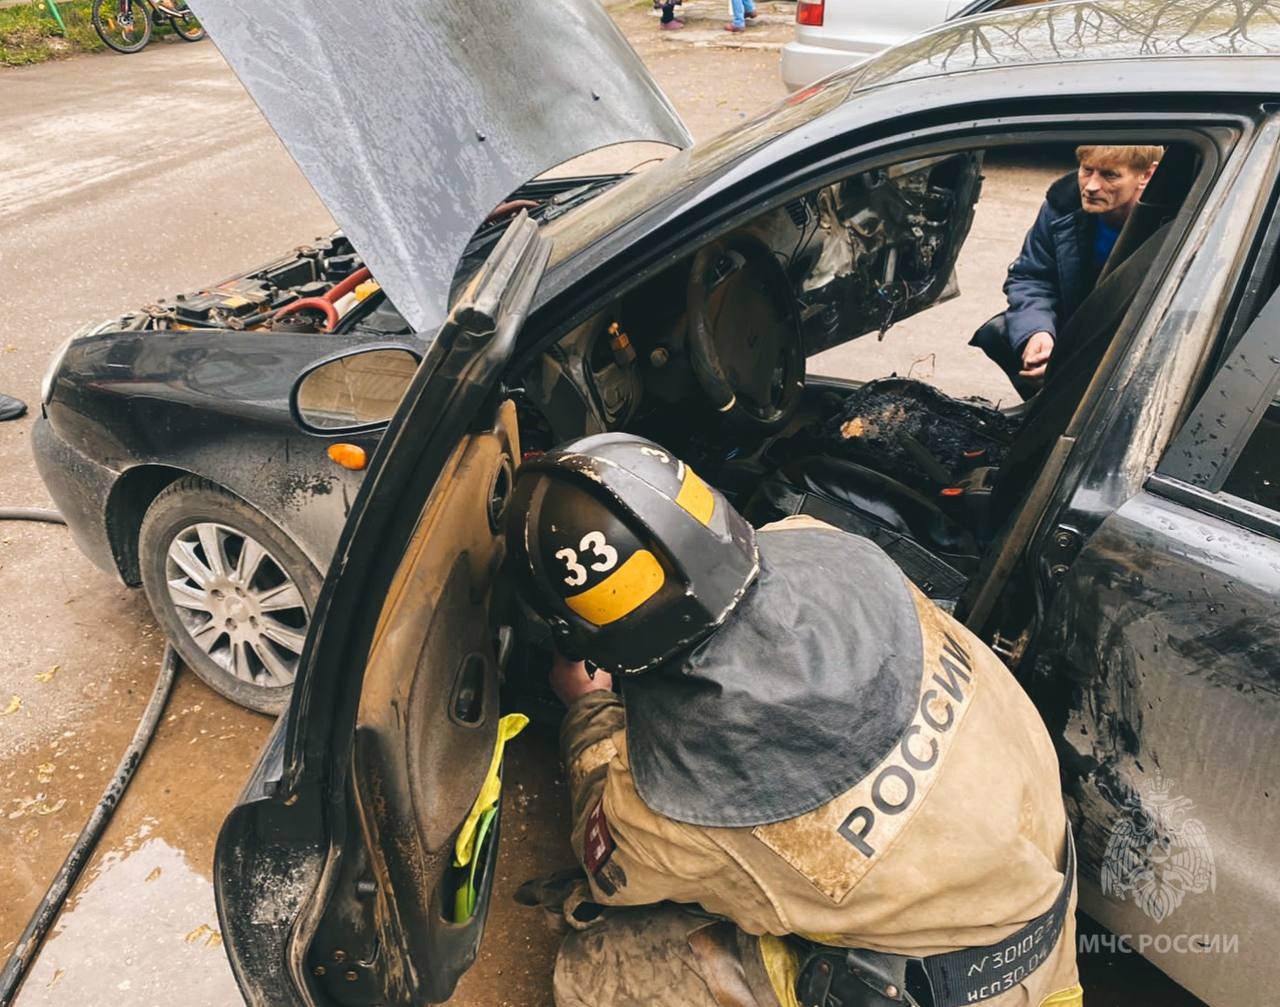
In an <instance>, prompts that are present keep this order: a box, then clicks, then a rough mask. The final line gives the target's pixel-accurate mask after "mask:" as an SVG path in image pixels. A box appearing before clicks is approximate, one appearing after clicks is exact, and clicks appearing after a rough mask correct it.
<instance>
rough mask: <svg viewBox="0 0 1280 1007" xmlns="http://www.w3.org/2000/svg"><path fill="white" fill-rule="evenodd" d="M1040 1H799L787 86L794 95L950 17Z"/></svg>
mask: <svg viewBox="0 0 1280 1007" xmlns="http://www.w3.org/2000/svg"><path fill="white" fill-rule="evenodd" d="M1035 2H1039V0H899V2H898V3H879V4H875V3H864V2H860V0H798V2H797V3H796V28H795V36H794V38H792V40H791V41H790V42H788V43H787V44H786V45H784V46H783V47H782V63H781V71H782V83H784V84H786V85H787V87H788V88H789V89H790V90H792V91H798V90H799V89H800V88H802V87H808V86H809V85H810V84H812V83H813V82H814V81H816V80H818V79H819V78H822V77H825V76H826V75H827V74H829V73H835V72H836V71H837V70H842V69H844V68H845V67H846V66H849V65H850V64H852V63H858V62H860V61H862V60H864V59H866V58H867V57H868V56H872V55H874V54H875V53H878V52H879V51H880V50H881V49H887V48H888V47H889V46H891V45H897V44H898V43H899V42H902V41H904V40H906V39H908V38H910V37H911V36H912V35H916V34H919V33H920V32H922V31H924V30H926V29H928V28H932V27H933V26H934V25H936V24H941V23H942V22H943V21H946V20H947V19H948V18H957V17H968V16H969V15H970V14H981V13H982V12H984V11H990V10H1003V9H1004V8H1006V7H1018V6H1023V5H1025V4H1027V3H1035Z"/></svg>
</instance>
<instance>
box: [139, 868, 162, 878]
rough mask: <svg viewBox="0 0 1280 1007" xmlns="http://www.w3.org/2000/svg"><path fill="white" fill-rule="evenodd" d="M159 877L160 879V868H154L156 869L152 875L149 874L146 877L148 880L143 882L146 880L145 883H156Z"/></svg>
mask: <svg viewBox="0 0 1280 1007" xmlns="http://www.w3.org/2000/svg"><path fill="white" fill-rule="evenodd" d="M158 877H160V868H159V867H156V868H154V869H153V870H152V871H151V873H150V874H148V875H147V876H146V878H144V879H143V880H144V881H155V880H156V878H158Z"/></svg>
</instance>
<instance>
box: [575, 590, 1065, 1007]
mask: <svg viewBox="0 0 1280 1007" xmlns="http://www.w3.org/2000/svg"><path fill="white" fill-rule="evenodd" d="M912 595H913V598H914V601H915V604H916V608H917V610H918V614H919V619H920V627H921V637H922V642H923V657H924V660H923V667H922V668H921V670H920V699H919V704H918V707H917V710H916V714H915V717H914V719H913V721H912V723H911V724H910V726H909V727H908V728H907V729H906V731H904V733H903V734H902V736H901V738H900V743H899V744H898V746H897V747H896V748H894V749H893V750H892V751H891V752H890V754H889V755H888V756H887V757H886V758H885V759H884V760H883V761H882V762H881V763H880V764H879V765H878V766H876V767H875V768H874V769H873V770H872V771H871V772H870V773H869V774H868V775H867V776H866V777H865V778H863V779H862V780H861V781H860V782H859V783H857V784H856V785H855V786H854V787H853V788H852V789H850V790H848V791H846V792H845V793H844V794H842V795H840V796H839V797H837V798H836V799H834V800H832V801H830V802H829V803H827V804H825V805H823V806H821V807H819V808H817V809H816V810H814V811H811V812H809V813H807V814H804V815H800V816H799V817H796V818H792V819H788V820H785V821H781V822H776V823H773V824H768V825H761V826H756V827H754V828H708V827H703V826H693V825H687V824H683V823H681V822H677V821H674V820H672V819H670V818H666V817H664V816H661V815H658V814H656V813H654V812H653V811H651V810H650V809H649V808H648V807H647V806H646V805H645V804H644V802H643V801H642V800H641V799H640V797H639V795H638V794H637V793H636V788H635V784H634V781H633V779H632V776H631V771H630V767H629V764H628V759H627V732H626V718H625V713H624V710H623V706H622V704H621V702H620V701H619V700H618V698H617V696H616V695H615V694H614V693H612V692H607V691H600V692H595V693H592V694H589V695H587V696H585V697H583V698H581V699H579V700H578V701H577V702H576V703H575V704H574V705H573V706H572V707H571V708H570V710H569V713H568V715H567V717H566V719H565V723H564V726H563V728H562V733H561V744H562V749H563V755H564V759H565V765H566V767H567V770H568V774H569V785H570V790H571V794H572V800H573V813H574V833H573V843H574V847H575V849H576V850H577V851H578V854H579V856H580V858H581V859H582V860H583V862H584V866H586V868H587V872H588V874H589V875H590V879H591V886H592V891H593V894H594V896H595V898H596V899H597V900H598V901H599V902H601V903H604V904H607V905H640V904H647V903H654V902H660V901H663V900H671V901H674V902H686V903H698V904H700V905H701V906H702V907H704V908H705V909H706V910H708V911H710V912H712V913H715V914H718V915H721V916H724V917H726V918H728V919H730V920H732V921H733V922H735V923H736V924H737V925H738V926H739V927H741V928H742V929H743V930H745V931H746V932H748V933H750V934H755V935H786V934H800V935H804V936H806V937H809V938H811V939H814V940H818V941H821V942H823V943H827V944H835V945H840V946H844V947H858V948H867V949H871V950H876V951H884V952H890V953H895V954H906V955H931V954H936V953H940V952H946V951H954V950H957V949H960V948H966V947H985V946H987V945H994V944H997V943H998V942H999V941H1001V940H1003V939H1004V938H1007V937H1008V936H1010V935H1011V934H1013V933H1014V932H1015V931H1017V930H1018V929H1019V928H1021V927H1022V926H1023V925H1025V924H1027V923H1028V922H1029V921H1031V920H1033V919H1035V918H1036V917H1037V916H1039V915H1040V914H1042V913H1044V912H1045V911H1046V910H1048V909H1049V907H1050V906H1051V905H1052V904H1053V902H1054V900H1055V898H1056V897H1057V896H1058V894H1059V892H1060V891H1061V889H1062V886H1063V870H1064V864H1065V856H1066V819H1065V814H1064V810H1063V805H1062V796H1061V790H1060V786H1059V781H1058V766H1057V759H1056V757H1055V755H1054V751H1053V747H1052V743H1051V742H1050V740H1049V737H1048V735H1047V733H1046V731H1045V728H1044V725H1043V723H1042V722H1041V720H1040V717H1039V715H1038V713H1037V712H1036V710H1035V708H1034V706H1033V705H1032V704H1031V702H1030V700H1029V699H1028V698H1027V696H1026V694H1025V693H1024V692H1023V690H1022V688H1021V687H1020V686H1019V685H1018V683H1017V682H1016V681H1015V680H1014V678H1013V676H1012V675H1011V674H1010V672H1009V671H1008V669H1007V668H1005V666H1004V665H1003V664H1002V663H1001V662H1000V661H999V659H997V658H996V656H995V655H994V654H992V653H991V652H990V651H989V650H988V649H987V648H986V647H985V646H984V645H983V644H982V643H981V642H980V641H979V640H978V639H977V638H976V637H974V636H973V635H972V634H971V633H969V632H968V631H967V630H966V629H965V628H964V627H963V626H961V625H960V624H959V623H958V622H956V621H955V620H954V619H952V618H950V617H949V616H947V615H946V614H945V613H943V612H941V611H940V610H939V609H937V608H936V607H935V606H934V605H933V604H932V603H931V602H929V601H928V600H927V599H926V598H925V597H924V596H923V595H921V594H919V593H918V592H915V591H914V589H913V592H912ZM1074 906H1075V898H1074V893H1073V895H1072V900H1071V909H1072V910H1073V911H1074ZM772 943H773V944H774V945H778V942H772ZM1074 945H1075V924H1074V918H1073V914H1071V913H1069V914H1068V919H1067V922H1066V925H1065V927H1064V929H1063V932H1062V936H1061V938H1060V939H1059V941H1058V942H1057V944H1056V945H1055V946H1053V947H1052V949H1049V948H1046V949H1045V951H1046V952H1047V954H1048V957H1047V960H1045V962H1044V964H1042V965H1041V966H1040V967H1039V968H1038V969H1036V970H1035V971H1034V972H1032V973H1031V974H1030V976H1025V977H1021V978H1020V977H1018V976H1016V975H1014V974H1013V973H1009V972H1006V971H1005V970H1003V969H1002V968H1001V964H1002V963H1001V961H1000V958H1001V956H1000V954H998V953H997V954H995V955H993V956H990V960H988V961H984V962H982V963H981V965H980V967H979V969H978V971H979V973H980V976H981V978H982V979H983V980H984V982H983V984H982V985H983V987H984V1000H983V1001H982V1002H984V1003H986V1004H988V1005H991V1007H996V1005H999V1007H1006V1005H1014V1004H1019V1005H1021V1004H1027V1005H1032V1007H1037V1005H1041V1004H1052V1005H1059V1004H1061V1005H1078V1004H1079V1003H1080V999H1079V993H1078V987H1077V985H1076V982H1077V978H1076V966H1075V954H1074ZM778 946H781V945H778ZM791 968H792V969H794V965H792V966H791ZM770 975H771V977H772V978H773V980H774V985H775V988H777V991H778V994H779V999H780V1000H781V1001H782V1003H784V1004H786V1003H789V1002H794V1001H793V1000H789V999H788V998H789V996H790V994H789V991H788V990H787V989H786V988H785V987H786V986H787V984H788V983H789V982H790V976H789V975H788V974H786V969H785V968H784V967H782V966H777V967H771V968H770ZM988 978H989V983H988V982H986V981H985V980H986V979H988ZM991 993H997V994H998V995H996V996H994V997H993V998H991V999H985V997H986V996H987V995H989V994H991Z"/></svg>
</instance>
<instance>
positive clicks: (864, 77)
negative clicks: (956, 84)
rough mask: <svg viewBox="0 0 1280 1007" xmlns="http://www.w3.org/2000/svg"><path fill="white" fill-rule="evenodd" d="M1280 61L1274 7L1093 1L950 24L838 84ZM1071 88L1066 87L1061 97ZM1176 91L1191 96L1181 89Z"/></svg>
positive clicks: (1178, 0) (1279, 22) (1279, 25)
mask: <svg viewBox="0 0 1280 1007" xmlns="http://www.w3.org/2000/svg"><path fill="white" fill-rule="evenodd" d="M1277 54H1280V4H1278V3H1248V4H1243V3H1221V2H1213V0H1112V2H1103V3H1099V2H1096V0H1089V2H1085V3H1080V2H1070V3H1052V4H1033V5H1030V6H1025V7H1016V8H1007V9H1005V10H1002V11H995V12H992V13H989V14H983V15H979V16H976V17H971V18H965V19H962V20H959V21H949V22H945V23H943V24H942V25H939V26H938V27H936V28H933V29H930V30H929V31H927V32H924V33H923V34H921V35H918V36H916V37H915V38H913V39H908V40H907V41H906V42H903V43H902V44H900V45H897V46H895V47H893V48H891V49H887V50H885V51H884V52H882V53H880V54H878V55H876V56H873V57H871V58H870V59H868V60H867V61H865V62H863V63H859V64H857V66H855V67H853V68H851V69H849V70H846V71H844V72H842V73H840V74H838V75H837V76H836V78H835V79H839V80H841V81H842V82H844V83H846V84H848V85H849V86H850V94H849V98H850V99H853V98H855V97H856V95H858V94H860V93H863V92H865V91H867V90H869V89H871V88H874V87H880V86H882V85H886V84H894V83H900V82H904V81H910V80H921V79H924V78H929V77H940V76H942V75H944V74H947V75H953V74H962V73H966V72H972V71H981V70H990V69H996V68H1008V67H1016V66H1029V65H1036V64H1062V63H1104V62H1105V63H1110V62H1112V61H1117V60H1142V61H1143V62H1144V63H1149V62H1150V61H1152V60H1194V59H1197V58H1203V57H1222V56H1232V57H1239V56H1245V57H1248V56H1255V57H1256V56H1263V57H1274V56H1275V55H1277ZM1079 72H1084V71H1083V68H1081V70H1080V71H1079ZM1257 83H1258V90H1263V89H1264V88H1265V87H1266V82H1265V81H1264V79H1263V75H1262V74H1259V75H1258V80H1257ZM1271 83H1272V84H1274V79H1273V80H1272V82H1271ZM1071 84H1072V82H1069V81H1064V82H1063V89H1064V90H1069V89H1070V87H1071ZM1115 86H1116V88H1117V89H1121V88H1123V87H1124V79H1123V76H1122V75H1117V76H1116V78H1115ZM1193 86H1194V85H1193ZM1206 86H1210V79H1209V78H1206ZM1177 89H1178V90H1181V91H1185V90H1187V89H1188V87H1187V85H1186V83H1181V86H1179V87H1178V88H1177Z"/></svg>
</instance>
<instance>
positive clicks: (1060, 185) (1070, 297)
mask: <svg viewBox="0 0 1280 1007" xmlns="http://www.w3.org/2000/svg"><path fill="white" fill-rule="evenodd" d="M1096 227H1097V223H1096V221H1095V220H1094V218H1093V217H1092V215H1090V214H1087V213H1085V212H1084V210H1082V209H1081V208H1080V188H1079V186H1078V184H1077V182H1076V174H1075V172H1072V173H1071V174H1069V175H1064V176H1063V177H1062V178H1060V179H1058V180H1057V181H1056V182H1054V183H1053V184H1052V185H1051V186H1049V191H1048V192H1046V193H1045V200H1044V203H1043V204H1042V205H1041V207H1040V213H1039V214H1038V215H1037V216H1036V222H1035V223H1034V224H1032V225H1031V230H1029V231H1028V232H1027V237H1026V239H1025V240H1024V241H1023V243H1022V251H1021V252H1020V253H1019V255H1018V257H1017V258H1016V259H1014V260H1013V264H1012V265H1011V266H1009V277H1008V279H1006V280H1005V281H1004V293H1005V296H1006V297H1007V298H1008V300H1009V308H1008V310H1007V311H1005V313H1004V321H1005V326H1006V329H1007V332H1008V339H1009V343H1010V344H1011V345H1012V346H1013V348H1014V350H1017V351H1019V352H1020V351H1021V349H1022V344H1023V343H1025V342H1026V341H1027V340H1028V339H1030V338H1031V336H1032V335H1033V334H1034V333H1036V332H1048V333H1049V334H1050V335H1052V336H1054V337H1055V338H1056V337H1057V334H1058V329H1059V328H1061V326H1062V325H1063V324H1064V323H1065V322H1066V320H1067V319H1068V318H1070V317H1071V315H1072V314H1073V313H1074V312H1075V310H1076V308H1078V307H1079V306H1080V302H1081V301H1083V300H1084V299H1085V297H1086V296H1087V295H1088V293H1089V291H1091V290H1092V289H1093V287H1094V284H1095V283H1096V282H1097V280H1098V267H1097V266H1096V265H1095V264H1094V263H1093V252H1092V246H1093V239H1094V234H1095V228H1096Z"/></svg>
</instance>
